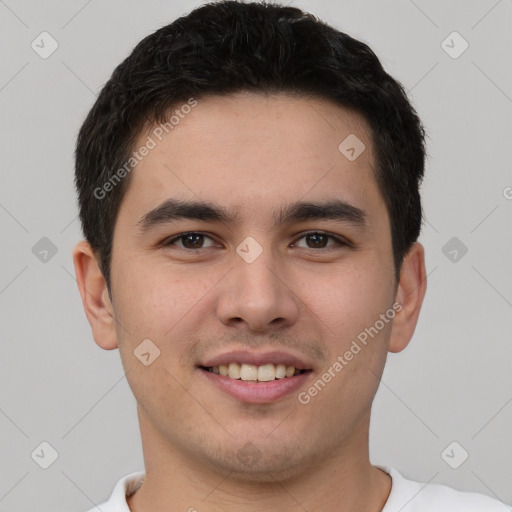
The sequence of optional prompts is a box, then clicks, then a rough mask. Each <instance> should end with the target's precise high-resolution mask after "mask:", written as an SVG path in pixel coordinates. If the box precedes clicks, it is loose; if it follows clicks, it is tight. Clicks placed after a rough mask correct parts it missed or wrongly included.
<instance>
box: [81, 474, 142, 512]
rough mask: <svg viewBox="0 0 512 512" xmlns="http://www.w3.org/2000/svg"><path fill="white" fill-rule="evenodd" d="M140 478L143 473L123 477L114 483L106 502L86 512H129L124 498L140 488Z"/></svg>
mask: <svg viewBox="0 0 512 512" xmlns="http://www.w3.org/2000/svg"><path fill="white" fill-rule="evenodd" d="M142 478H144V472H137V473H130V474H129V475H126V476H124V477H123V478H121V479H120V480H119V481H118V482H117V483H116V485H115V487H114V490H113V491H112V494H111V495H110V498H109V499H108V501H106V502H104V503H101V504H98V505H96V506H95V507H93V508H91V509H90V510H88V511H87V512H130V509H129V507H128V504H127V502H126V498H127V497H128V496H131V495H132V494H133V493H134V492H135V491H136V490H137V489H138V488H139V487H140V484H141V480H142Z"/></svg>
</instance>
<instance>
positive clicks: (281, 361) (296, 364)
mask: <svg viewBox="0 0 512 512" xmlns="http://www.w3.org/2000/svg"><path fill="white" fill-rule="evenodd" d="M201 363H202V364H199V365H198V366H197V367H196V368H197V370H198V371H199V374H200V375H202V376H203V377H205V378H206V379H207V382H208V383H209V384H210V388H211V385H212V384H213V386H214V387H215V389H217V390H219V391H221V392H222V393H223V394H225V395H228V396H229V397H230V398H235V399H236V400H237V401H238V402H244V403H253V404H269V403H272V402H276V401H278V400H280V399H283V398H285V397H290V396H291V395H293V393H294V392H296V393H298V391H299V389H300V388H301V387H304V386H305V384H307V382H308V380H309V379H310V378H311V376H312V375H313V374H314V369H313V365H312V363H311V362H306V361H303V360H302V359H300V358H298V357H295V356H293V355H292V354H289V353H285V352H279V351H271V352H266V353H264V354H263V353H259V354H258V353H254V352H252V351H246V350H243V351H234V352H229V353H225V354H223V355H219V356H217V357H214V358H212V359H209V360H205V361H202V362H201Z"/></svg>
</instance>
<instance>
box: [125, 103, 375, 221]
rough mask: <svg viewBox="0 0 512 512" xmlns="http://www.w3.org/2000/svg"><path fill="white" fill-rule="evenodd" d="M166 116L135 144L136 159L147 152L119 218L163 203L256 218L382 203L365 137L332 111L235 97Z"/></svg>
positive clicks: (351, 115)
mask: <svg viewBox="0 0 512 512" xmlns="http://www.w3.org/2000/svg"><path fill="white" fill-rule="evenodd" d="M183 105H186V103H184V104H183ZM173 114H174V117H173V119H172V123H171V122H169V123H167V124H166V125H157V124H154V125H152V126H150V127H146V129H145V130H144V131H143V132H142V133H141V134H140V135H139V137H138V140H137V143H136V145H135V150H137V149H139V148H141V147H143V146H145V145H146V146H147V147H151V149H150V150H149V151H148V152H146V153H147V154H146V156H144V158H142V159H141V161H140V162H139V163H138V164H137V165H136V166H135V168H134V170H133V171H132V174H131V183H130V186H129V187H128V191H127V193H126V197H125V198H124V200H123V203H122V208H123V206H124V207H125V208H126V205H132V206H133V207H134V208H135V207H137V206H140V209H145V210H149V209H151V208H154V206H155V204H157V203H159V202H163V201H165V200H167V199H169V197H170V196H172V197H175V198H176V197H178V198H180V197H181V198H190V199H203V200H208V201H212V202H218V203H222V204H225V205H226V203H229V206H230V207H232V208H233V209H237V208H239V209H243V210H246V211H247V213H248V214H249V215H252V214H257V215H259V216H260V217H261V216H263V215H264V214H265V212H266V211H267V209H266V205H268V204H270V203H272V202H273V203H276V204H277V203H281V204H289V203H291V202H294V201H297V200H299V199H301V200H317V199H327V200H328V199H332V198H334V197H339V198H342V199H344V200H346V201H347V202H349V203H351V204H354V206H359V207H362V208H365V209H368V208H370V207H371V206H372V202H373V203H374V205H375V202H377V203H379V202H381V203H382V198H381V197H380V193H379V191H378V189H377V186H376V182H375V178H374V150H373V143H372V140H371V132H370V130H369V127H368V125H367V123H366V122H365V120H364V119H363V118H362V116H360V115H359V114H357V113H355V112H353V111H351V110H349V109H346V108H344V107H341V106H339V105H336V104H334V103H333V102H330V101H328V100H323V99H319V98H306V97H294V96H290V95H285V94H273V95H262V94H254V93H237V94H234V95H229V96H220V97H219V96H213V97H207V98H205V99H198V100H197V104H196V105H195V106H194V107H193V108H180V105H177V106H175V107H174V108H173V110H172V112H171V113H170V115H173ZM169 119H170V118H169ZM128 207H130V206H128ZM130 209H131V207H130ZM270 213H272V212H270V211H269V214H270Z"/></svg>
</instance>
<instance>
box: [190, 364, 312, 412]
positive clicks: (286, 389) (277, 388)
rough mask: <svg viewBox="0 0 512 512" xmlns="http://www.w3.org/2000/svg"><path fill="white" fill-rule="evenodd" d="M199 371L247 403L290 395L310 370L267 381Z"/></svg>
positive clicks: (274, 399)
mask: <svg viewBox="0 0 512 512" xmlns="http://www.w3.org/2000/svg"><path fill="white" fill-rule="evenodd" d="M199 371H200V372H201V373H202V374H204V376H205V377H206V378H207V379H209V381H210V382H211V383H213V384H214V385H215V386H217V387H218V388H220V389H221V390H222V391H224V392H226V393H227V394H228V395H231V396H232V397H234V398H236V399H238V400H240V401H242V402H247V403H252V404H266V403H270V402H275V401H277V400H279V399H280V398H283V397H284V396H287V395H290V394H291V393H293V392H294V391H297V390H298V389H299V388H300V387H301V386H303V385H304V383H305V381H306V380H307V379H308V378H309V377H310V375H311V373H312V372H304V373H301V374H299V375H294V376H293V377H285V378H284V379H276V380H271V381H268V382H255V381H247V380H238V379H231V378H230V377H223V376H222V375H218V374H216V373H212V372H209V371H207V370H203V369H201V368H199Z"/></svg>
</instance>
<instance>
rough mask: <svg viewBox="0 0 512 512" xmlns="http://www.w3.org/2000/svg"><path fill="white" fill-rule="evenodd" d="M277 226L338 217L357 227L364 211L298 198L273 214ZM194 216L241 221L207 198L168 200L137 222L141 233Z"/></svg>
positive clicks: (364, 222)
mask: <svg viewBox="0 0 512 512" xmlns="http://www.w3.org/2000/svg"><path fill="white" fill-rule="evenodd" d="M272 218H273V222H274V226H279V225H283V224H289V223H292V222H303V221H310V220H335V221H341V222H348V223H352V224H355V225H357V226H366V225H367V217H366V214H365V212H364V211H363V210H362V209H360V208H358V207H357V206H354V205H351V204H349V203H347V202H346V201H342V200H340V199H332V200H330V201H324V202H305V201H299V202H296V203H292V204H289V205H285V206H283V207H281V208H280V209H279V210H278V211H277V212H274V214H273V216H272ZM182 219H191V220H199V221H210V222H224V223H225V224H236V223H239V222H240V216H239V215H238V213H236V212H233V211H230V210H228V209H226V208H224V207H222V206H220V205H216V204H213V203H210V202H207V201H195V200H183V199H167V200H166V201H164V202H163V203H162V204H160V205H159V206H157V207H156V208H154V209H153V210H151V211H150V212H148V213H146V214H145V215H143V216H142V217H141V218H140V220H139V221H138V222H137V225H138V226H139V228H140V231H141V233H145V232H147V231H150V230H151V229H152V228H154V227H156V226H159V225H162V224H167V223H170V222H173V221H177V220H182Z"/></svg>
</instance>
